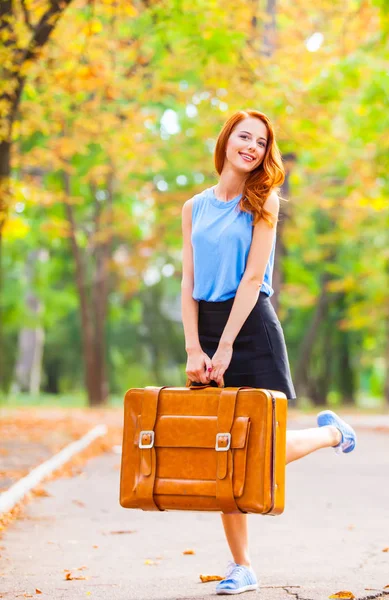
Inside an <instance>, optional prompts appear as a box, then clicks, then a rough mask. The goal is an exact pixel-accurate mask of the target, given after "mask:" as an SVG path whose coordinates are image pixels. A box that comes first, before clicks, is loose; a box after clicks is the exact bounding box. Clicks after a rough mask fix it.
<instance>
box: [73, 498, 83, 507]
mask: <svg viewBox="0 0 389 600" xmlns="http://www.w3.org/2000/svg"><path fill="white" fill-rule="evenodd" d="M72 502H73V504H76V505H77V506H81V508H84V507H85V503H84V502H81V500H72Z"/></svg>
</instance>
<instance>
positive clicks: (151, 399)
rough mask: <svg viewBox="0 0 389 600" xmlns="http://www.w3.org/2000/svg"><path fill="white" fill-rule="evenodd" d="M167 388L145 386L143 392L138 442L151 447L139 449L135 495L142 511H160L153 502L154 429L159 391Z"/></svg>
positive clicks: (154, 469) (154, 468)
mask: <svg viewBox="0 0 389 600" xmlns="http://www.w3.org/2000/svg"><path fill="white" fill-rule="evenodd" d="M166 387H168V386H166V385H164V386H161V387H154V386H147V387H145V388H144V391H143V399H142V414H141V421H140V422H141V431H145V432H148V433H144V434H143V435H142V434H141V435H140V440H141V442H142V443H143V444H144V445H151V446H152V447H151V448H139V453H140V454H139V456H140V462H139V471H140V477H139V481H138V484H137V488H136V494H137V497H138V498H139V501H140V504H141V506H142V509H143V510H161V509H160V508H159V506H157V504H156V503H155V502H154V483H155V475H156V472H157V455H156V452H155V447H154V439H153V438H154V427H155V422H156V420H157V412H158V400H159V394H160V392H161V390H163V389H164V388H166Z"/></svg>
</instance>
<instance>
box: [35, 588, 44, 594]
mask: <svg viewBox="0 0 389 600" xmlns="http://www.w3.org/2000/svg"><path fill="white" fill-rule="evenodd" d="M35 593H36V594H42V593H43V592H42V590H40V589H39V588H35Z"/></svg>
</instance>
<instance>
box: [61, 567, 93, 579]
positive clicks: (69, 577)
mask: <svg viewBox="0 0 389 600" xmlns="http://www.w3.org/2000/svg"><path fill="white" fill-rule="evenodd" d="M73 579H88V577H84V576H83V575H80V576H78V577H76V576H74V575H72V572H71V571H67V570H66V569H65V581H73Z"/></svg>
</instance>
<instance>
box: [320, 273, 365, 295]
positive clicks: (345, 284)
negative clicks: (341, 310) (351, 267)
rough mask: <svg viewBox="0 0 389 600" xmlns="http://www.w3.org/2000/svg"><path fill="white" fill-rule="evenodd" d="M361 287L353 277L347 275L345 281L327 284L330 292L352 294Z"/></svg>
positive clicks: (340, 280)
mask: <svg viewBox="0 0 389 600" xmlns="http://www.w3.org/2000/svg"><path fill="white" fill-rule="evenodd" d="M359 286H360V283H358V282H357V281H356V279H355V277H354V276H353V275H346V277H343V279H336V280H334V281H329V282H328V283H327V286H326V287H327V290H328V291H330V292H351V291H353V290H355V289H357V287H359Z"/></svg>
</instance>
